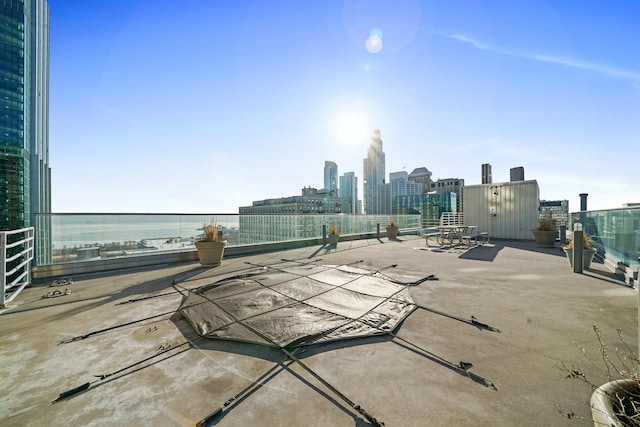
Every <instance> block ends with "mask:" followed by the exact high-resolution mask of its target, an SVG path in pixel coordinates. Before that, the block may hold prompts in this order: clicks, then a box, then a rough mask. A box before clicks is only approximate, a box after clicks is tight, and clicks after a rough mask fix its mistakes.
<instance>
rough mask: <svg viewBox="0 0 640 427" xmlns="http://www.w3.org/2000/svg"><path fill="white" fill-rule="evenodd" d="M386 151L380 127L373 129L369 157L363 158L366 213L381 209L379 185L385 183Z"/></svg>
mask: <svg viewBox="0 0 640 427" xmlns="http://www.w3.org/2000/svg"><path fill="white" fill-rule="evenodd" d="M384 160H385V159H384V152H383V151H382V139H380V129H375V130H374V131H373V136H371V144H370V145H369V148H368V149H367V158H366V159H364V160H363V162H362V163H363V172H364V173H363V182H362V187H363V190H364V197H363V198H364V213H366V214H367V215H371V214H377V213H378V212H379V210H380V206H379V204H378V186H379V185H380V184H384V176H385V175H384V174H385V172H384V164H385V161H384Z"/></svg>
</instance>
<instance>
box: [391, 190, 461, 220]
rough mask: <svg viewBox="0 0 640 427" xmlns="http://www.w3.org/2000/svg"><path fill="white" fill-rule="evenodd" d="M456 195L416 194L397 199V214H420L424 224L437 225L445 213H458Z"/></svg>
mask: <svg viewBox="0 0 640 427" xmlns="http://www.w3.org/2000/svg"><path fill="white" fill-rule="evenodd" d="M456 201H457V195H456V193H437V194H436V193H431V194H415V195H410V196H398V197H396V204H397V213H398V214H400V215H415V214H419V215H420V219H421V221H422V223H423V224H425V223H437V221H438V220H439V219H440V215H442V213H443V212H456Z"/></svg>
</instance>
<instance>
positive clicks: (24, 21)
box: [0, 0, 51, 247]
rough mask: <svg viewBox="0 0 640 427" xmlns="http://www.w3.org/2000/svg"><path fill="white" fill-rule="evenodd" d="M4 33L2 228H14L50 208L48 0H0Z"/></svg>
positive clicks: (0, 68) (0, 70) (0, 50)
mask: <svg viewBox="0 0 640 427" xmlns="http://www.w3.org/2000/svg"><path fill="white" fill-rule="evenodd" d="M0 35H1V37H0V199H1V200H0V230H15V229H20V228H25V227H29V226H32V225H34V217H33V215H34V214H35V213H46V212H51V169H50V167H49V5H48V4H47V1H46V0H0ZM45 237H46V236H45ZM36 247H37V244H36Z"/></svg>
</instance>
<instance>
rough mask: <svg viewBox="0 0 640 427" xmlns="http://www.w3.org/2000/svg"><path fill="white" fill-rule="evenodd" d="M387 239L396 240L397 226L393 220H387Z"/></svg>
mask: <svg viewBox="0 0 640 427" xmlns="http://www.w3.org/2000/svg"><path fill="white" fill-rule="evenodd" d="M387 238H389V239H390V240H391V239H396V238H398V226H397V225H396V220H395V219H393V218H391V219H390V220H389V225H387Z"/></svg>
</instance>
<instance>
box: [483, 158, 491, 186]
mask: <svg viewBox="0 0 640 427" xmlns="http://www.w3.org/2000/svg"><path fill="white" fill-rule="evenodd" d="M492 182H493V178H492V176H491V165H490V164H489V163H483V164H482V183H483V184H491V183H492Z"/></svg>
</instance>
